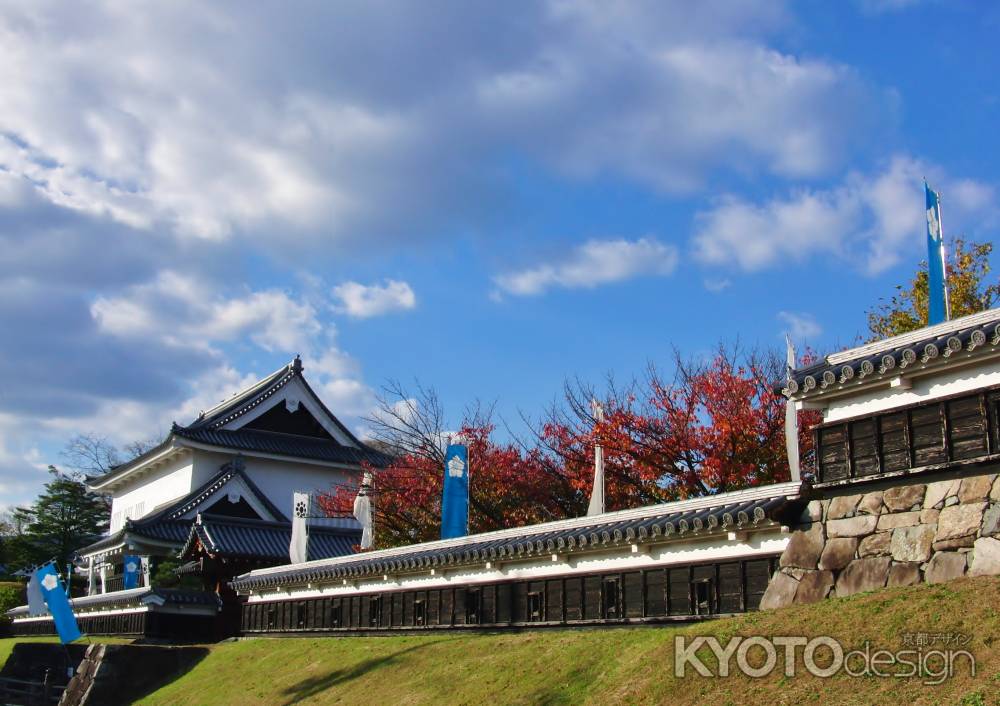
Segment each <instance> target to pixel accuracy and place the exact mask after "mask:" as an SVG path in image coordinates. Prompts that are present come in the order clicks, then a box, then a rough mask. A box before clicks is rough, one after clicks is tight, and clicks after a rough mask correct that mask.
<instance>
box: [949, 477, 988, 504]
mask: <svg viewBox="0 0 1000 706" xmlns="http://www.w3.org/2000/svg"><path fill="white" fill-rule="evenodd" d="M994 477H995V476H992V475H988V476H970V477H969V478H963V479H962V485H961V486H959V488H958V501H959V502H961V503H978V502H982V501H983V500H986V498H987V496H989V494H990V489H991V488H992V487H993V479H994Z"/></svg>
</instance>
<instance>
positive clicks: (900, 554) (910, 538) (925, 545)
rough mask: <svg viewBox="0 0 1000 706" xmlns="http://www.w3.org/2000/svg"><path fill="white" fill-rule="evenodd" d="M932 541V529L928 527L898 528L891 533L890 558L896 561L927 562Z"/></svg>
mask: <svg viewBox="0 0 1000 706" xmlns="http://www.w3.org/2000/svg"><path fill="white" fill-rule="evenodd" d="M933 541H934V528H933V527H931V526H930V525H916V526H914V527H899V528H898V529H895V530H893V531H892V542H891V543H890V551H891V552H892V558H893V559H895V560H896V561H916V562H924V561H927V560H928V559H930V558H931V543H932V542H933Z"/></svg>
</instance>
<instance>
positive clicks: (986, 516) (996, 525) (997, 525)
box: [979, 503, 1000, 537]
mask: <svg viewBox="0 0 1000 706" xmlns="http://www.w3.org/2000/svg"><path fill="white" fill-rule="evenodd" d="M998 532H1000V503H993V504H992V505H990V506H989V508H987V510H986V512H984V513H983V526H982V529H980V530H979V533H980V534H981V535H983V536H984V537H988V536H989V535H991V534H997V533H998Z"/></svg>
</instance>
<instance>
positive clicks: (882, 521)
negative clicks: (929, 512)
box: [878, 512, 920, 532]
mask: <svg viewBox="0 0 1000 706" xmlns="http://www.w3.org/2000/svg"><path fill="white" fill-rule="evenodd" d="M919 524H920V513H919V512H892V513H886V514H884V515H880V516H879V518H878V530H879V532H881V531H883V530H891V529H896V528H897V527H912V526H913V525H919Z"/></svg>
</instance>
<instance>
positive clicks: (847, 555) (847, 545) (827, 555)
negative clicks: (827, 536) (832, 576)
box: [800, 537, 858, 590]
mask: <svg viewBox="0 0 1000 706" xmlns="http://www.w3.org/2000/svg"><path fill="white" fill-rule="evenodd" d="M857 549H858V538H857V537H838V538H837V539H831V540H828V541H827V543H826V547H824V548H823V554H822V556H820V558H819V568H820V569H824V570H836V569H843V568H844V567H845V566H847V565H848V564H850V563H851V561H852V560H853V559H854V553H855V552H856V551H857ZM800 590H801V589H800Z"/></svg>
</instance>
